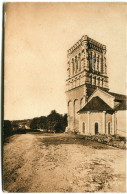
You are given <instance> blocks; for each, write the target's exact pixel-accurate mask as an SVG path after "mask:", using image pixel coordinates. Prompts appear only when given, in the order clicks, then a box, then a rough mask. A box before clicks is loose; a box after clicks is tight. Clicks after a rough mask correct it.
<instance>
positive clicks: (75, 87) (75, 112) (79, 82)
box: [66, 35, 126, 136]
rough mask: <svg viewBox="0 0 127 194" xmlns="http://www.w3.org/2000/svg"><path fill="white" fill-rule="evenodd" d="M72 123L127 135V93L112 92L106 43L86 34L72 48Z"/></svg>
mask: <svg viewBox="0 0 127 194" xmlns="http://www.w3.org/2000/svg"><path fill="white" fill-rule="evenodd" d="M67 58H68V64H67V73H68V78H67V80H66V96H67V106H68V127H67V128H66V131H79V132H80V133H81V134H97V133H106V134H109V133H110V134H117V133H118V134H120V135H122V136H125V135H126V96H125V95H121V94H116V93H112V92H109V87H108V75H107V64H106V46H105V45H103V44H100V43H98V42H97V41H95V40H93V39H91V38H89V37H88V36H86V35H85V36H83V37H82V38H81V39H80V40H79V41H78V42H77V43H76V44H75V45H74V46H73V47H71V48H70V49H69V50H68V55H67Z"/></svg>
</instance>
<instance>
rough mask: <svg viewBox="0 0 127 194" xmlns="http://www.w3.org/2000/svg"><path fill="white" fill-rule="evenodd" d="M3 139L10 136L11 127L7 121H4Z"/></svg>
mask: <svg viewBox="0 0 127 194" xmlns="http://www.w3.org/2000/svg"><path fill="white" fill-rule="evenodd" d="M3 129H4V130H3V137H4V138H5V137H9V136H10V135H12V125H11V122H10V121H9V120H4V126H3Z"/></svg>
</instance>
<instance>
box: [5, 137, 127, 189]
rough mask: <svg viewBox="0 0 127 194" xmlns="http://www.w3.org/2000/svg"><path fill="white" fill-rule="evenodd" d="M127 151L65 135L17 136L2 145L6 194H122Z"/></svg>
mask: <svg viewBox="0 0 127 194" xmlns="http://www.w3.org/2000/svg"><path fill="white" fill-rule="evenodd" d="M125 154H126V151H125V150H121V149H118V148H113V147H109V146H107V145H103V144H99V143H97V142H91V141H88V140H87V141H84V140H83V139H82V138H81V137H79V136H75V135H67V134H49V135H46V134H20V135H14V136H12V137H11V138H10V139H9V143H5V145H4V161H3V162H4V165H3V174H4V176H3V179H4V186H3V189H4V190H5V191H8V192H125V181H126V180H125V178H126V177H125V176H126V172H125V171H126V170H125V159H126V155H125Z"/></svg>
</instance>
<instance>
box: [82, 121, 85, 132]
mask: <svg viewBox="0 0 127 194" xmlns="http://www.w3.org/2000/svg"><path fill="white" fill-rule="evenodd" d="M82 132H83V133H86V124H85V123H84V122H83V123H82Z"/></svg>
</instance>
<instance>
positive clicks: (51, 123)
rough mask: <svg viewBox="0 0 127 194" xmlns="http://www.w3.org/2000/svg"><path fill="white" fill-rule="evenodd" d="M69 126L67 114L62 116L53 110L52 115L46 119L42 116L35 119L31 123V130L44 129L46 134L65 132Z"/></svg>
mask: <svg viewBox="0 0 127 194" xmlns="http://www.w3.org/2000/svg"><path fill="white" fill-rule="evenodd" d="M66 126H67V114H65V115H61V114H59V113H57V112H56V111H55V110H52V111H51V113H50V114H49V115H48V116H47V117H45V116H41V117H39V118H34V119H33V120H32V121H31V124H30V128H31V129H43V130H45V131H46V132H56V133H60V132H64V131H65V128H66Z"/></svg>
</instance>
